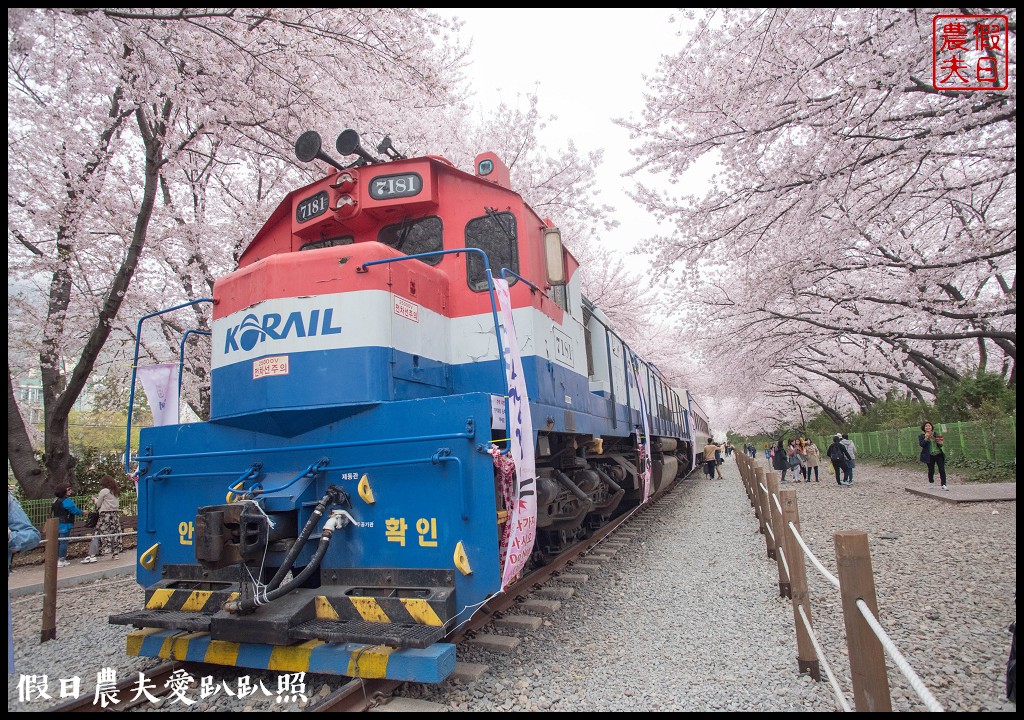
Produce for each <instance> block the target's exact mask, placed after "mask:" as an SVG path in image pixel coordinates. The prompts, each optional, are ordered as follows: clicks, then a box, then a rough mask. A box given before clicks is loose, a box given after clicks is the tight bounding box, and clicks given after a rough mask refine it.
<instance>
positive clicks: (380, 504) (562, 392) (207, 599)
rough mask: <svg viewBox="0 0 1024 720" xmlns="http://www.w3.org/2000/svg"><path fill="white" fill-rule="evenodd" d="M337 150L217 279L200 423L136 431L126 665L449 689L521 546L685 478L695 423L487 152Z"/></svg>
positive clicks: (340, 143) (565, 542)
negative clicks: (470, 625)
mask: <svg viewBox="0 0 1024 720" xmlns="http://www.w3.org/2000/svg"><path fill="white" fill-rule="evenodd" d="M336 147H337V149H338V151H339V152H340V153H341V154H342V155H343V156H355V159H354V160H353V161H352V162H349V163H347V164H342V163H341V162H338V161H337V160H335V159H334V158H332V157H331V156H329V155H328V154H327V153H325V152H324V151H323V150H322V148H321V140H320V138H319V136H318V135H317V134H316V133H314V132H308V133H304V134H303V135H302V136H301V137H300V138H299V140H298V142H297V143H296V155H297V156H298V158H299V159H300V160H301V161H303V162H311V161H313V160H320V161H322V162H323V163H326V164H327V165H328V166H329V168H330V169H329V171H328V172H327V174H326V175H325V177H323V178H322V179H320V180H318V181H316V182H314V183H312V184H310V185H307V186H305V187H302V188H300V189H298V190H295V191H294V192H292V193H291V194H289V195H288V196H287V197H286V198H285V199H284V200H283V202H282V203H281V204H280V206H279V207H278V208H277V209H276V210H275V211H274V213H273V214H272V215H271V216H270V218H269V219H268V220H267V222H266V223H265V224H264V226H263V227H262V229H261V230H260V231H259V232H258V233H257V235H256V236H255V238H254V239H253V240H252V242H251V243H250V244H249V246H248V247H247V248H246V250H245V251H244V252H243V253H242V255H241V256H240V258H239V262H238V268H237V270H236V271H234V272H232V273H231V274H229V275H227V276H226V277H223V278H221V279H220V280H218V281H217V283H216V284H215V286H214V291H213V298H212V304H213V324H212V355H213V357H212V365H211V367H212V371H211V409H210V419H209V421H207V422H197V423H184V424H175V425H163V426H158V427H150V428H144V429H143V430H142V431H141V439H140V441H139V450H138V453H137V455H136V460H137V461H138V463H139V469H138V478H139V483H138V486H139V510H138V513H139V522H138V548H139V550H138V552H139V562H138V565H137V580H138V582H139V583H140V584H141V585H142V586H144V588H145V598H146V602H145V607H143V608H140V609H138V610H134V611H131V612H128V613H124V614H121V615H117V616H113V617H111V618H110V622H112V623H117V624H123V625H132V626H134V627H135V628H136V629H135V630H133V631H132V632H131V633H130V634H129V636H128V641H127V646H128V652H129V654H132V655H139V656H148V657H164V658H175V659H179V660H189V661H197V662H206V663H214V664H222V665H236V666H240V667H250V668H261V669H271V670H279V671H287V672H298V671H308V672H322V673H334V674H341V675H349V676H353V677H386V678H392V679H397V680H412V681H417V682H440V681H442V680H444V678H445V677H447V676H448V675H449V674H450V673H451V672H452V671H453V670H454V667H455V653H454V646H453V645H451V644H450V643H446V642H444V640H445V637H446V636H447V635H448V634H450V633H451V632H452V631H453V629H455V628H457V627H458V626H459V625H460V624H461V623H463V622H464V621H466V620H467V619H468V618H469V617H471V616H472V615H473V613H474V612H475V611H476V610H477V609H478V608H479V607H480V606H481V605H482V604H483V603H485V602H486V601H487V600H488V599H489V598H491V597H493V596H494V595H495V594H497V593H499V592H501V591H502V589H503V588H504V587H505V585H506V584H507V581H508V577H507V575H508V572H507V571H508V570H509V558H510V557H513V554H512V553H513V552H515V553H516V557H517V560H516V562H518V565H517V566H515V567H513V568H512V570H513V571H517V572H525V571H527V570H528V567H529V566H530V565H536V564H542V563H545V562H547V561H549V560H550V559H551V558H552V557H554V556H556V555H557V554H559V553H560V552H562V551H564V550H565V549H566V548H568V547H569V546H571V545H572V544H574V543H576V542H578V541H579V540H581V539H583V538H585V537H586V536H587V535H588V534H589V533H591V532H593V531H594V530H595V529H596V528H598V527H600V526H601V525H603V524H605V523H606V522H608V521H609V520H610V519H611V518H613V517H615V516H616V515H618V514H621V513H624V512H627V511H629V510H630V509H631V508H635V507H637V506H639V505H641V504H642V503H644V502H645V501H647V500H648V499H650V498H651V497H653V496H655V495H657V493H659V492H661V491H664V489H665V488H666V487H667V486H668V485H669V484H670V482H671V481H672V480H673V479H675V478H677V477H681V476H683V475H685V474H686V473H688V472H689V471H690V470H691V469H692V468H693V467H694V466H695V461H696V454H697V453H698V452H699V451H700V448H701V446H702V445H703V441H702V439H701V438H702V433H703V437H706V428H707V418H706V416H704V414H703V411H701V410H700V409H699V407H698V406H697V405H696V403H695V402H694V401H693V399H692V398H691V397H690V395H689V393H688V392H685V391H682V392H678V391H676V390H674V389H673V388H671V387H670V385H669V383H668V382H667V380H666V378H665V377H664V376H663V375H662V374H661V373H660V372H659V371H658V370H657V368H656V367H655V366H654V365H653V364H651V363H650V362H645V361H644V360H642V359H640V358H638V357H637V356H636V355H635V354H634V353H633V352H632V350H631V349H630V347H629V346H628V345H627V343H625V342H624V341H623V340H622V339H621V337H619V335H618V334H617V333H616V331H615V328H614V326H613V324H612V322H611V321H610V320H609V319H608V317H607V316H606V315H605V314H604V313H603V312H602V311H601V309H600V308H599V307H597V306H596V305H595V304H594V303H592V302H590V301H589V300H588V299H587V298H586V297H584V296H583V294H582V292H581V285H580V274H579V272H578V271H579V265H578V263H577V261H576V259H575V258H574V257H573V256H572V254H571V253H569V252H568V251H567V250H566V248H565V247H564V245H563V244H562V241H561V236H560V233H559V230H558V228H557V227H555V226H554V224H553V223H552V222H551V221H550V220H547V219H543V218H541V217H539V216H538V215H537V214H536V213H535V212H534V211H533V209H532V208H531V207H530V206H529V205H528V204H527V203H526V202H524V201H523V199H522V198H521V197H520V196H519V195H518V194H517V193H515V192H513V191H512V189H511V185H510V181H509V170H508V168H507V166H506V165H505V164H504V163H503V162H502V161H501V160H500V159H499V158H498V157H497V156H496V155H495V154H494V153H490V152H487V153H483V154H481V155H478V156H477V157H476V160H475V164H474V171H473V172H465V171H463V170H459V169H457V168H456V167H455V166H454V165H453V164H452V163H450V162H448V161H447V160H445V159H444V158H442V157H439V156H423V157H413V158H408V157H405V156H403V155H402V154H400V153H399V152H398V151H397V150H396V149H395V148H394V147H393V145H391V143H390V141H388V140H387V139H385V141H384V142H382V143H381V144H380V145H379V146H378V147H377V153H378V154H382V155H383V157H377V156H375V155H373V154H371V153H370V152H368V151H367V150H365V149H364V148H363V147H362V145H361V142H360V140H359V137H358V134H357V133H356V132H355V131H353V130H346V131H344V132H343V133H341V135H339V137H338V140H337V143H336ZM499 291H500V292H499ZM499 306H501V307H499ZM510 319H511V323H510ZM510 324H511V325H512V326H513V327H512V328H510V327H509V325H510ZM140 327H141V324H140ZM509 330H514V332H511V333H510V332H509ZM140 334H141V333H140ZM136 364H137V363H136ZM513 376H515V377H514V382H513ZM133 387H134V379H133ZM702 429H703V430H702ZM524 433H525V436H524ZM517 439H518V440H519V442H517ZM524 448H525V450H524ZM517 451H518V452H520V453H523V457H521V458H520V462H519V464H517V463H516V462H514V460H515V458H514V457H513V456H514V453H515V452H517ZM527 451H528V452H529V457H526V455H525V453H526V452H527ZM510 458H511V459H510ZM523 463H525V465H524V464H523ZM510 477H511V478H513V480H512V482H511V485H510V482H509V478H510ZM519 478H523V480H522V481H520V480H519ZM525 482H529V490H528V491H527V490H525V489H524V484H525ZM527 494H528V495H530V497H529V498H525V495H527ZM525 499H528V500H529V501H530V503H531V508H532V515H530V516H529V517H526V516H524V515H523V514H522V513H520V512H519V509H520V507H525V505H524V502H525ZM527 524H529V525H530V527H528V528H527V529H528V530H529V532H528V533H526V534H520V535H518V536H516V537H517V538H518V540H521V539H522V538H523V537H526V538H528V541H526V543H525V545H526V546H525V547H523V546H522V543H521V544H520V546H519V547H516V548H512V547H511V546H510V544H509V543H510V542H511V543H512V544H515V543H516V542H517V541H518V540H516V539H514V538H513V539H510V538H512V536H513V535H514V533H516V532H518V530H521V529H523V527H524V525H527Z"/></svg>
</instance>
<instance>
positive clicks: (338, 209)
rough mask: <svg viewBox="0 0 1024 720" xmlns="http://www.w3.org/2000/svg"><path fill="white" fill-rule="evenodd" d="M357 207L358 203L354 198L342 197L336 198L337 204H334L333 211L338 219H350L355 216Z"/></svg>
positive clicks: (349, 196)
mask: <svg viewBox="0 0 1024 720" xmlns="http://www.w3.org/2000/svg"><path fill="white" fill-rule="evenodd" d="M357 205H358V203H357V202H356V199H355V198H354V197H352V196H351V195H342V196H341V197H339V198H338V202H336V203H335V204H334V208H333V210H334V212H335V213H337V215H338V217H340V218H347V217H352V216H353V215H355V214H356V206H357Z"/></svg>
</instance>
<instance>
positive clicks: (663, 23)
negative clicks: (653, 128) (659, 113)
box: [434, 8, 682, 269]
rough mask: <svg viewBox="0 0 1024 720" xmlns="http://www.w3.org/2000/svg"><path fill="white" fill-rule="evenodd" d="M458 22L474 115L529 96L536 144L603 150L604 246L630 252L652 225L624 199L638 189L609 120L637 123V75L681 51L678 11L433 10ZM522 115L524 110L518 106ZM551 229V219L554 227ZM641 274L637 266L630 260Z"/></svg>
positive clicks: (621, 134)
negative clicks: (612, 223) (541, 120)
mask: <svg viewBox="0 0 1024 720" xmlns="http://www.w3.org/2000/svg"><path fill="white" fill-rule="evenodd" d="M434 11H435V12H437V13H438V14H440V15H443V16H445V17H458V18H460V19H462V20H464V21H465V25H464V26H463V29H462V32H461V35H460V37H461V38H462V39H463V40H464V41H465V42H468V41H472V50H471V52H470V57H469V60H470V63H471V65H470V66H469V67H468V68H467V69H466V74H467V77H468V78H469V81H470V84H471V87H472V88H473V89H474V91H475V93H476V97H475V100H476V102H477V104H478V106H481V107H485V106H487V105H488V104H496V103H497V102H499V101H503V102H505V103H506V104H509V105H513V106H514V105H515V101H516V97H517V96H525V95H527V94H529V93H532V92H536V93H537V96H538V108H539V111H540V113H541V116H542V117H545V118H547V117H548V116H550V115H556V116H557V118H558V119H557V120H554V121H551V122H549V123H548V127H547V128H546V129H545V131H544V133H543V134H542V136H541V142H542V144H544V145H545V146H546V147H547V148H548V149H549V150H552V149H554V148H557V147H559V146H561V145H564V144H565V143H566V142H567V141H568V140H570V139H571V140H572V141H573V142H574V143H575V145H576V148H577V150H578V151H579V152H580V154H585V153H587V152H590V151H592V150H598V149H603V150H604V163H603V164H602V166H601V167H600V168H599V170H598V175H597V177H598V180H599V183H600V185H601V187H602V188H603V191H602V196H603V198H602V199H603V201H604V202H605V203H607V204H609V205H612V206H614V207H615V208H616V213H615V218H616V219H617V220H618V221H619V223H620V225H619V227H618V228H616V229H615V230H613V231H610V232H609V233H608V234H607V235H606V236H605V240H606V241H607V244H608V246H609V247H612V248H616V249H617V248H622V250H623V252H624V253H626V252H628V251H629V250H632V249H633V247H634V245H635V242H636V240H637V238H639V237H649V236H651V235H654V234H656V233H657V232H658V226H657V224H656V223H655V222H654V221H653V220H652V219H651V218H650V217H649V216H648V215H647V213H645V212H644V211H643V210H641V209H640V208H638V207H637V206H636V205H635V204H634V203H633V201H632V200H630V199H629V198H628V197H627V196H626V195H625V190H626V189H628V188H629V187H630V186H631V185H632V184H634V183H635V182H636V181H635V180H633V179H629V178H623V177H622V173H624V172H626V171H627V170H629V169H630V168H631V167H633V165H634V161H633V158H632V156H631V155H630V154H629V148H630V141H629V134H628V133H627V131H626V130H625V129H623V128H621V127H619V126H617V125H615V124H614V123H613V122H612V121H613V119H614V118H628V117H630V116H635V117H639V115H640V112H641V110H642V108H643V93H644V90H645V82H644V79H643V76H644V75H648V76H650V75H653V74H654V73H655V71H656V69H657V66H658V60H659V58H660V57H661V55H662V54H667V53H674V52H676V51H678V49H679V48H680V43H681V42H682V39H681V38H680V37H679V36H678V34H677V33H678V32H679V30H680V27H681V26H680V23H679V22H678V21H677V22H674V23H669V18H670V16H671V15H672V14H673V13H675V14H677V15H678V12H679V11H677V10H676V11H673V10H670V9H665V8H641V9H623V8H618V9H611V10H606V9H594V8H587V9H585V10H570V9H563V8H554V9H549V10H548V9H537V8H531V9H526V10H524V9H505V8H498V9H487V8H454V9H453V8H447V9H445V8H441V9H437V8H435V9H434ZM523 103H524V105H525V100H524V101H523ZM556 222H557V219H556ZM635 262H636V263H637V264H636V265H635V267H636V268H637V269H641V266H643V265H644V261H643V260H641V259H636V260H635Z"/></svg>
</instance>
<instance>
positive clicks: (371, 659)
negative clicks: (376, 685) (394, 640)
mask: <svg viewBox="0 0 1024 720" xmlns="http://www.w3.org/2000/svg"><path fill="white" fill-rule="evenodd" d="M394 651H395V649H394V648H389V647H387V646H386V645H367V646H366V647H365V649H362V648H360V649H359V650H356V651H355V652H353V653H352V656H351V657H350V658H349V661H348V670H347V671H346V672H345V674H346V675H348V676H349V677H358V678H382V677H387V671H388V657H389V656H390V655H391V653H393V652H394Z"/></svg>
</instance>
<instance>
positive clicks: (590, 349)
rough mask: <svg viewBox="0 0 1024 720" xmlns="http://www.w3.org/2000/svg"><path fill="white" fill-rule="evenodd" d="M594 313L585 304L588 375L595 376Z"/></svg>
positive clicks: (584, 325) (584, 320) (584, 329)
mask: <svg viewBox="0 0 1024 720" xmlns="http://www.w3.org/2000/svg"><path fill="white" fill-rule="evenodd" d="M592 317H593V313H591V312H590V310H588V309H587V308H586V307H585V306H584V308H583V340H584V342H585V343H586V346H587V375H588V376H590V377H591V378H593V377H594V339H593V337H592V336H591V332H590V319H591V318H592Z"/></svg>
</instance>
